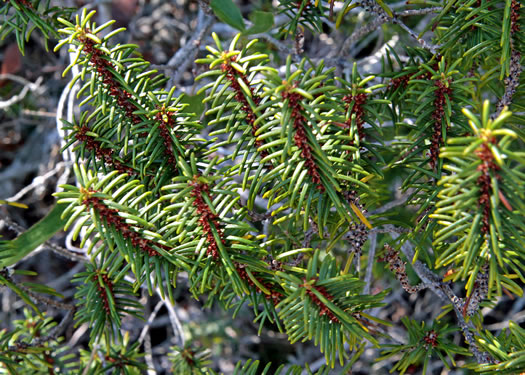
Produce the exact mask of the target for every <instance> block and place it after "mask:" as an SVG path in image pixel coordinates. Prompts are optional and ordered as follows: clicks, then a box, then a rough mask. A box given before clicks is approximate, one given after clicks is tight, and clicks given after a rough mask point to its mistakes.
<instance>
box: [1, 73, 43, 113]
mask: <svg viewBox="0 0 525 375" xmlns="http://www.w3.org/2000/svg"><path fill="white" fill-rule="evenodd" d="M4 79H9V80H11V81H15V82H18V83H20V84H22V85H24V87H23V88H22V91H20V93H19V94H17V95H14V96H12V97H11V98H10V99H8V100H5V101H0V109H6V108H8V107H10V106H12V105H13V104H15V103H18V102H19V101H21V100H23V99H24V98H25V97H26V95H27V93H28V92H30V91H31V92H33V91H37V90H38V89H39V88H40V87H41V86H40V85H41V84H42V81H43V80H44V77H38V78H37V80H36V81H35V83H33V82H30V81H28V80H27V79H25V78H22V77H19V76H15V75H14V74H0V80H4Z"/></svg>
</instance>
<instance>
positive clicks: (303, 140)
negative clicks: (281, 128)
mask: <svg viewBox="0 0 525 375" xmlns="http://www.w3.org/2000/svg"><path fill="white" fill-rule="evenodd" d="M281 96H282V98H283V99H284V100H286V99H288V106H289V107H290V109H291V110H292V114H291V118H292V121H293V128H294V130H295V135H294V142H295V145H296V146H297V147H298V148H299V150H301V157H302V158H303V159H304V160H305V167H306V169H307V171H308V174H309V175H310V177H311V179H312V182H313V183H314V184H315V185H316V188H317V190H319V191H320V192H321V193H323V192H324V191H325V187H324V186H323V184H322V183H321V175H320V174H319V170H318V168H317V164H316V163H315V160H314V157H313V155H312V148H311V147H310V144H309V143H308V138H307V137H306V131H305V129H304V128H305V126H307V125H306V124H307V121H306V118H305V117H304V115H303V113H302V106H301V99H302V96H301V95H300V94H298V93H295V92H294V93H290V92H287V91H283V92H282V94H281Z"/></svg>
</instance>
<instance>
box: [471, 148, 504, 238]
mask: <svg viewBox="0 0 525 375" xmlns="http://www.w3.org/2000/svg"><path fill="white" fill-rule="evenodd" d="M491 142H492V143H495V142H496V140H495V139H493V140H491ZM476 155H477V156H478V157H479V158H480V159H481V164H480V165H479V166H478V171H481V176H479V178H478V180H477V184H478V186H479V189H480V195H479V199H478V204H479V206H480V207H481V208H482V210H483V218H482V225H481V232H482V233H483V234H486V233H488V232H489V231H490V216H491V213H490V211H491V206H490V196H491V194H492V182H491V176H490V172H491V171H493V172H496V171H498V170H499V167H498V166H497V165H496V163H495V162H494V156H493V155H492V152H491V151H490V148H489V146H487V144H485V143H483V144H482V145H481V146H480V147H479V148H478V149H477V150H476ZM496 178H497V176H496Z"/></svg>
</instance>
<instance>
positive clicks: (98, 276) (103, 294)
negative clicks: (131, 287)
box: [93, 274, 115, 315]
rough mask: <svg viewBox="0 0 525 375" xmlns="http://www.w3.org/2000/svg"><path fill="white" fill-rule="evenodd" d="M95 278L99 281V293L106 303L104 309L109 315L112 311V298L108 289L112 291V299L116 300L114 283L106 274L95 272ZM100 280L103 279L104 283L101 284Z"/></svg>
mask: <svg viewBox="0 0 525 375" xmlns="http://www.w3.org/2000/svg"><path fill="white" fill-rule="evenodd" d="M93 280H94V281H95V282H96V283H97V289H98V293H99V296H100V298H101V299H102V303H103V304H104V311H105V312H106V314H107V315H109V314H110V313H111V309H110V307H109V300H110V298H109V297H108V290H109V292H110V293H111V300H113V301H114V300H115V297H114V296H113V283H112V282H111V280H110V278H109V276H108V275H106V274H95V275H93ZM100 281H102V284H103V285H100V284H101V283H100ZM106 287H107V288H106Z"/></svg>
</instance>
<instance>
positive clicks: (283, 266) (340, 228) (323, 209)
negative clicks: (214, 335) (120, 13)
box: [0, 0, 525, 374]
mask: <svg viewBox="0 0 525 375" xmlns="http://www.w3.org/2000/svg"><path fill="white" fill-rule="evenodd" d="M207 3H208V2H203V4H202V6H204V7H207V6H208V5H207ZM417 3H418V4H419V5H417V6H414V8H413V9H412V10H406V11H400V12H397V13H396V12H393V11H392V10H391V9H390V7H389V6H388V4H385V3H383V1H377V2H374V1H370V0H364V1H361V2H352V1H346V2H342V1H341V2H335V1H329V2H322V1H315V2H312V1H306V0H303V1H299V2H297V1H294V2H292V1H280V5H279V7H277V8H276V14H277V13H284V14H286V15H287V16H288V22H287V23H286V24H284V25H281V26H280V28H279V30H277V29H278V28H277V27H274V26H273V15H272V14H271V13H265V12H255V13H254V14H253V15H252V16H253V17H252V16H251V17H250V18H251V19H252V20H253V21H254V26H252V28H249V29H247V28H246V26H245V23H244V20H243V18H242V16H241V15H240V12H239V11H238V9H237V8H235V6H234V5H233V3H229V2H228V1H211V2H209V6H210V7H211V10H212V11H213V12H214V13H215V15H216V16H217V17H218V18H219V19H220V20H221V21H223V22H225V23H228V24H229V25H231V26H233V27H235V28H237V29H239V30H240V31H242V32H243V33H242V34H238V35H237V36H236V37H235V38H233V40H221V38H220V37H219V36H217V35H216V34H213V39H214V41H215V45H210V46H207V47H206V49H207V51H208V54H207V55H206V56H205V57H201V58H199V59H198V60H197V63H198V64H201V65H203V66H204V67H205V68H206V71H205V72H204V73H203V74H200V75H199V76H198V77H197V78H196V79H197V82H198V84H200V86H199V87H200V91H199V94H202V95H203V97H204V99H203V103H204V104H205V105H206V108H207V109H206V110H205V112H203V113H195V112H194V111H193V110H192V108H195V107H192V106H189V105H188V103H190V102H191V100H187V98H185V97H184V95H182V94H180V95H179V94H176V88H175V87H169V86H167V81H168V78H169V77H165V76H164V75H162V74H158V72H157V71H155V70H152V69H150V68H149V63H148V62H146V61H144V60H143V59H142V58H141V57H140V55H139V54H138V53H137V51H136V48H137V47H136V46H134V45H121V44H118V43H115V42H114V41H113V40H114V39H115V35H116V33H117V32H118V31H119V30H116V31H111V32H108V30H109V28H110V27H111V24H112V23H111V22H108V23H106V24H104V25H100V26H99V25H96V23H95V22H93V16H94V14H95V13H94V12H87V11H86V10H85V9H84V10H83V11H79V12H78V13H77V15H73V13H72V12H74V10H59V9H58V8H50V4H49V1H47V2H43V1H30V0H24V1H21V0H10V1H8V2H6V3H5V4H4V6H3V8H2V10H1V13H2V14H4V15H5V18H4V24H3V26H2V32H1V34H2V35H6V33H7V32H14V33H15V35H16V37H17V41H18V44H19V46H20V48H21V49H22V50H23V47H24V43H25V41H26V40H27V38H28V37H29V34H30V33H31V31H33V29H34V28H37V29H39V31H40V32H42V33H43V34H44V35H45V37H46V40H47V39H48V38H55V37H57V35H60V36H59V39H60V40H59V42H58V44H57V47H56V48H55V50H58V49H61V48H63V49H67V50H68V51H69V52H70V55H71V62H70V65H69V66H68V67H67V68H66V69H65V70H64V76H68V77H71V83H70V87H73V85H78V87H79V89H78V97H79V98H81V102H80V103H79V104H78V105H79V108H80V115H78V116H77V117H76V118H74V119H73V120H72V121H66V120H63V129H64V132H65V146H64V148H63V149H64V150H65V149H69V150H71V151H73V153H74V155H75V157H76V160H75V164H74V167H73V169H74V172H75V176H76V180H75V181H76V184H75V185H64V186H62V188H63V191H60V192H57V193H56V194H55V195H56V197H57V203H58V205H57V208H55V210H54V211H53V214H54V215H55V217H54V219H53V220H48V221H52V222H53V223H54V225H55V227H56V228H55V229H54V231H56V230H59V229H60V228H61V227H62V226H64V227H65V229H66V230H70V231H73V233H74V237H78V238H79V239H80V240H81V244H80V247H81V248H84V249H86V255H87V259H86V264H85V271H84V272H82V273H80V274H77V275H76V276H75V277H74V279H73V280H72V282H77V283H78V289H77V293H76V295H75V306H71V305H68V304H61V303H60V302H58V304H59V305H60V306H63V308H65V309H69V310H68V311H70V313H71V314H74V321H75V324H77V325H78V324H81V323H84V322H88V323H89V324H90V327H91V329H90V350H91V352H90V351H86V352H81V353H80V354H78V355H73V354H71V353H72V352H71V351H67V348H65V347H64V346H63V345H61V340H60V338H59V336H60V334H61V332H62V330H63V327H60V326H59V327H56V328H55V329H54V330H52V329H51V328H50V327H51V325H52V324H53V323H52V322H51V320H50V318H45V319H44V315H43V314H42V313H41V312H40V310H39V309H38V307H37V306H36V305H35V303H36V302H42V301H47V303H51V302H53V301H55V300H52V299H50V298H49V297H45V298H44V297H41V298H39V297H38V295H39V294H45V293H47V294H53V291H52V290H49V288H46V287H45V286H42V285H36V286H35V285H31V286H30V287H28V286H20V285H19V284H18V283H17V282H16V278H17V276H16V274H17V273H23V272H22V271H17V269H16V263H17V262H19V261H20V260H21V258H22V257H23V256H24V255H26V254H27V253H28V252H30V251H32V250H33V249H34V248H35V247H36V246H37V245H38V244H39V243H42V242H43V241H45V240H47V239H48V238H49V237H46V238H44V236H43V235H41V234H40V235H37V236H36V237H37V239H36V240H35V239H33V241H30V240H28V239H27V238H26V239H25V240H24V238H23V237H22V236H24V235H22V236H21V237H22V240H20V239H17V240H14V241H5V242H3V243H2V245H1V246H2V247H0V265H1V266H2V267H10V268H9V269H4V270H3V271H2V274H1V275H0V282H1V283H2V284H3V285H6V286H7V287H9V288H11V289H12V290H13V291H14V292H15V293H17V294H18V295H19V296H20V297H21V298H23V299H24V301H25V302H26V303H27V304H28V305H29V306H30V307H32V308H33V309H34V310H35V312H36V313H37V315H38V316H33V315H32V314H31V313H30V312H29V311H28V312H27V313H26V314H27V316H28V321H34V324H30V325H24V324H21V323H20V324H18V323H16V324H15V325H14V326H13V327H12V329H11V330H10V331H3V332H2V333H1V334H0V360H1V361H2V363H3V366H2V367H0V372H1V373H11V374H15V373H21V371H22V372H23V371H25V369H28V368H30V369H31V371H32V372H31V373H35V374H37V373H85V374H87V373H90V374H98V373H106V372H112V373H130V374H135V373H141V371H145V368H146V366H145V365H144V364H143V361H142V354H141V351H140V350H141V348H140V347H139V346H138V345H137V342H135V343H134V344H132V345H130V338H129V336H128V334H127V333H126V332H123V331H122V329H121V322H122V319H123V317H124V316H126V315H134V316H137V317H141V316H143V314H142V311H141V307H142V305H141V304H140V303H139V302H138V292H139V291H140V289H141V288H146V289H147V291H148V292H149V294H150V295H152V294H154V293H158V294H159V295H160V296H161V297H162V298H163V299H167V300H170V301H171V302H172V303H175V302H174V299H173V295H174V293H173V291H174V288H175V286H176V283H177V277H178V275H181V274H184V275H186V276H187V279H188V281H187V284H188V286H189V291H190V292H191V294H192V295H193V296H194V297H195V298H199V297H203V296H204V297H205V301H206V305H207V306H211V305H212V304H216V303H217V304H220V305H221V306H222V307H223V308H224V309H227V310H229V311H230V312H231V314H233V315H234V316H235V314H237V313H238V312H239V311H240V309H241V307H242V306H243V305H246V304H248V305H249V306H252V307H253V318H254V320H255V321H256V322H257V323H258V324H259V325H260V329H262V328H263V325H264V324H267V323H268V322H270V323H271V324H274V325H275V326H276V327H278V329H279V330H281V331H282V332H285V333H286V334H287V335H288V338H289V340H290V341H291V342H292V343H295V342H298V341H305V340H311V341H313V343H314V344H315V345H316V346H318V347H319V349H320V351H321V352H322V353H324V355H325V357H326V363H327V366H326V367H324V368H322V369H320V370H319V373H328V372H329V371H330V368H333V367H334V366H335V365H338V366H342V367H345V370H344V371H347V370H349V369H350V368H351V366H352V364H353V363H355V362H356V361H357V360H358V359H359V356H360V355H361V354H362V353H363V351H364V349H365V347H368V346H372V347H375V348H376V350H377V351H378V352H379V353H380V357H379V358H378V360H392V361H393V362H392V363H393V366H392V371H398V372H401V373H404V372H405V371H407V369H408V368H409V367H410V366H413V365H422V366H423V370H422V371H423V372H426V369H427V365H428V363H429V360H430V358H433V357H434V358H441V360H442V361H443V363H444V365H445V366H447V367H449V366H456V362H455V358H457V356H458V355H461V356H463V357H470V358H468V359H467V360H466V365H465V366H466V367H468V368H470V369H471V370H473V371H475V372H480V373H496V372H498V373H509V374H510V373H519V372H523V371H525V331H524V330H523V329H522V328H520V326H519V325H518V324H516V323H514V322H510V323H509V326H508V329H505V330H503V331H502V332H500V333H499V334H498V335H497V336H495V335H493V334H492V333H490V332H489V331H487V330H485V329H484V328H483V315H482V314H481V313H480V306H488V307H491V306H493V305H494V301H495V300H496V298H497V297H499V296H501V295H502V293H504V292H505V293H507V294H514V295H516V296H519V297H521V296H522V288H523V284H524V282H525V278H524V276H523V272H524V271H525V264H524V262H525V258H524V255H525V249H524V247H525V239H524V232H525V221H524V220H525V219H524V218H525V199H524V198H525V197H524V195H525V186H524V185H525V170H524V169H525V153H524V152H523V146H524V141H525V133H524V132H523V125H524V124H525V121H524V120H525V117H524V113H525V112H524V111H525V102H524V97H525V95H524V94H525V91H524V90H523V84H522V83H523V78H522V75H521V71H522V64H523V60H524V58H522V54H523V53H524V42H525V37H524V35H525V34H524V33H523V29H524V27H523V19H524V8H523V6H522V5H520V3H519V2H518V1H516V0H508V1H485V0H470V1H467V0H450V1H436V2H427V3H420V2H417ZM356 6H361V7H362V8H364V9H365V10H366V14H367V17H369V20H370V23H372V24H373V23H375V24H376V27H379V26H380V25H382V24H386V25H387V26H388V27H397V28H398V29H399V30H403V31H402V32H403V33H405V34H406V35H407V36H408V37H412V38H413V39H414V40H415V41H416V43H414V45H418V44H419V46H417V47H408V46H407V47H404V48H397V47H396V48H393V47H390V48H388V49H387V50H386V52H385V53H384V54H383V56H382V67H383V71H382V73H381V74H380V75H378V76H373V75H367V74H364V73H362V69H358V67H357V65H356V64H354V65H353V69H345V70H343V71H344V74H339V73H338V71H337V70H336V69H335V68H331V67H330V66H332V65H334V64H333V63H331V62H330V61H326V62H323V61H317V60H311V59H308V58H307V57H304V58H303V57H302V56H301V54H302V49H303V43H304V32H305V29H308V30H310V32H311V33H313V34H314V35H318V34H320V33H322V30H323V27H325V26H326V23H327V22H331V21H334V22H335V26H337V27H341V28H342V29H343V30H345V28H344V26H345V22H347V20H348V18H349V17H350V16H351V14H352V13H351V10H352V9H353V8H355V7H356ZM430 6H431V8H430ZM427 13H429V14H430V13H433V14H434V17H433V18H432V21H431V22H429V23H428V25H427V30H424V31H428V32H430V33H431V35H432V38H431V40H430V41H424V40H422V39H421V38H420V36H418V35H417V34H416V33H414V31H412V30H411V29H410V28H409V27H408V26H407V25H406V24H405V23H404V21H403V18H401V17H403V16H408V15H412V14H415V15H418V14H427ZM330 20H331V21H330ZM57 24H60V25H61V26H60V29H57V26H56V25H57ZM103 31H104V33H103ZM120 31H121V30H120ZM271 31H273V32H277V33H279V35H280V36H281V37H282V38H283V39H284V43H286V42H287V41H290V39H292V40H293V44H294V48H293V53H292V54H291V55H290V56H289V57H288V59H287V60H286V61H284V62H282V63H281V64H279V62H272V61H270V59H269V57H268V54H267V53H265V51H264V49H263V50H261V49H260V46H261V44H260V43H257V41H256V39H253V38H252V37H250V34H252V33H256V32H271ZM422 34H423V32H422V33H421V34H420V35H422ZM359 71H361V73H360V72H359ZM221 149H227V150H230V151H231V152H229V153H226V156H223V155H224V153H220V152H219V150H221ZM392 173H395V174H397V175H399V176H401V177H402V178H403V184H402V186H401V190H402V192H403V194H404V196H405V197H406V206H407V210H406V212H405V214H406V215H409V216H410V217H409V218H407V219H405V220H403V221H401V220H398V219H396V217H394V216H392V213H395V212H396V211H393V210H391V209H389V207H394V206H395V205H400V204H405V201H401V202H395V201H394V202H392V194H391V189H392V186H390V181H391V180H390V179H389V178H387V177H388V175H391V174H392ZM58 215H60V217H61V218H62V221H60V220H58V219H56V216H58ZM44 220H45V219H44ZM30 231H31V230H30ZM54 231H53V232H52V233H54ZM28 233H29V234H27V233H26V234H25V235H26V236H27V237H30V236H31V232H28ZM52 233H51V234H52ZM51 234H50V235H51ZM378 234H381V235H382V234H384V236H383V237H382V238H383V241H382V242H386V243H385V245H384V249H382V250H381V249H377V250H378V251H377V252H376V248H375V247H376V237H377V235H378ZM372 236H373V237H374V240H373V241H372V240H371V241H369V242H367V240H368V239H369V238H371V237H372ZM372 243H373V245H370V244H372ZM378 261H382V262H385V263H384V264H385V268H388V269H389V270H390V271H391V273H392V275H393V276H394V277H395V279H397V281H393V282H392V283H391V288H392V289H396V288H400V287H401V288H403V289H404V290H405V291H406V292H408V293H418V292H419V291H421V290H422V289H426V288H430V289H431V290H432V291H433V292H434V293H435V294H436V295H437V296H438V297H439V298H441V299H442V300H443V306H444V311H443V312H442V313H441V314H440V315H439V316H435V317H434V318H435V320H434V322H433V323H432V324H428V322H427V323H425V322H418V321H416V320H414V319H411V318H410V317H405V318H404V319H403V324H404V325H405V327H406V331H407V337H406V340H405V342H403V343H399V342H396V341H394V340H392V339H391V338H390V336H389V333H388V326H389V325H390V324H391V323H389V322H388V321H386V320H382V319H379V318H377V317H375V316H374V314H372V313H371V309H375V308H381V307H382V306H384V302H383V301H384V299H385V296H387V295H388V293H389V290H385V291H382V292H379V293H370V282H371V280H370V276H371V270H372V267H364V266H363V265H362V262H366V264H367V265H368V264H373V263H375V262H378ZM410 268H411V269H413V270H414V271H415V273H416V274H417V276H418V277H419V279H420V282H419V283H413V282H412V283H411V282H410V281H409V277H408V275H407V270H408V269H410ZM455 285H459V286H461V287H464V292H462V293H461V295H460V296H458V295H456V294H455V292H454V290H453V286H455ZM55 303H57V302H56V301H55ZM374 311H375V310H374ZM448 313H450V317H451V322H452V323H449V324H448V325H447V324H445V323H443V322H442V318H443V317H444V316H445V315H447V314H448ZM65 320H66V319H64V321H65ZM63 323H64V322H63ZM61 324H62V323H61ZM64 324H65V323H64ZM35 327H38V328H35ZM58 328H60V329H58ZM36 329H37V330H38V332H37V333H35V330H36ZM458 329H459V330H461V332H462V334H463V338H464V340H463V342H460V343H459V344H460V345H458V343H453V342H452V341H451V337H452V336H451V332H453V331H457V330H458ZM66 351H67V353H68V354H65V353H66ZM392 358H393V359H392ZM170 359H171V361H172V363H173V368H172V370H173V372H175V373H181V374H189V373H196V374H197V373H210V374H211V373H214V372H213V371H212V370H211V369H209V368H208V367H207V366H209V363H210V362H209V358H208V354H207V353H206V352H205V351H204V349H203V348H195V347H192V345H191V343H187V345H186V347H174V348H173V353H171V354H170ZM257 367H258V363H257V362H252V361H248V362H247V363H245V364H241V363H240V364H239V365H238V366H237V368H236V370H235V371H236V373H237V374H245V373H246V374H255V373H256V371H257ZM263 367H264V366H259V370H258V371H259V372H261V371H263V372H265V373H267V372H268V371H269V365H268V366H266V367H264V369H263ZM22 369H24V370H22ZM281 370H282V373H294V374H295V373H301V371H302V369H301V368H299V367H289V368H286V369H285V368H283V367H281V368H280V369H279V370H277V372H279V371H281ZM286 371H288V372H286ZM341 371H343V370H341Z"/></svg>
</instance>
